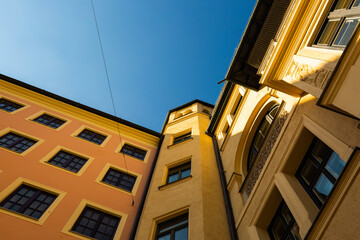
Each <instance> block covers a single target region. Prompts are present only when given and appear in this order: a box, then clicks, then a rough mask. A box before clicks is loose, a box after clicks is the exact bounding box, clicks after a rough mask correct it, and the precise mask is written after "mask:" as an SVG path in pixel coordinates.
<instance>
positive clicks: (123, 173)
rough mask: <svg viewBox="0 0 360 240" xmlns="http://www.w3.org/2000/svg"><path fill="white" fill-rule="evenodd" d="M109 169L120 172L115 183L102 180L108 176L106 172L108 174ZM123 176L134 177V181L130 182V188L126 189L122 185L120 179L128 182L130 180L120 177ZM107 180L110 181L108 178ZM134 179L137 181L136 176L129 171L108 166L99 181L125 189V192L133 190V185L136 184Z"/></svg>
mask: <svg viewBox="0 0 360 240" xmlns="http://www.w3.org/2000/svg"><path fill="white" fill-rule="evenodd" d="M110 171H114V172H117V173H120V176H119V178H118V180H117V182H116V184H112V183H109V182H106V181H104V180H106V179H105V178H106V177H107V176H108V174H109V172H110ZM123 176H129V177H132V178H134V182H133V183H132V186H131V188H130V189H128V188H127V186H126V185H122V184H121V182H122V181H126V182H130V181H128V180H124V179H123V178H121V177H123ZM108 181H110V180H108ZM136 181H137V176H134V175H132V174H129V173H126V172H124V171H121V170H118V169H116V168H114V167H109V169H108V170H107V171H106V173H105V175H104V176H103V177H102V180H101V182H102V183H104V184H107V185H111V186H113V187H116V188H119V189H121V190H124V191H127V192H129V193H131V192H132V191H133V189H134V187H135V184H136Z"/></svg>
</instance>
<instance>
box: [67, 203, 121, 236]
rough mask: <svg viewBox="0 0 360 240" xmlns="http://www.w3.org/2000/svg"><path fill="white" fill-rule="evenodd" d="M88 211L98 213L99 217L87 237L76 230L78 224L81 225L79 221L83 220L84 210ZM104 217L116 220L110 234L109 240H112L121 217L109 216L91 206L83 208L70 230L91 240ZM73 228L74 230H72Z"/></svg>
mask: <svg viewBox="0 0 360 240" xmlns="http://www.w3.org/2000/svg"><path fill="white" fill-rule="evenodd" d="M88 209H92V211H94V212H97V213H100V217H99V219H98V220H97V221H96V223H95V226H94V227H93V228H92V229H91V233H90V234H89V235H86V234H83V233H80V232H77V231H76V228H77V227H78V226H79V224H80V223H81V221H82V220H83V218H84V217H85V215H86V213H87V212H86V210H88ZM106 216H111V217H113V218H117V219H116V221H117V222H116V225H115V226H114V229H113V233H112V236H111V239H114V238H115V234H116V230H117V229H118V227H119V224H120V221H121V216H115V215H113V214H109V213H107V212H104V211H101V210H99V209H96V208H94V207H92V206H89V205H87V206H85V207H84V209H83V210H82V212H81V213H80V215H79V217H78V218H77V220H76V221H75V223H74V225H73V226H72V228H71V230H70V231H72V232H74V233H75V234H79V235H82V236H86V237H89V238H93V237H95V235H96V233H97V232H98V231H99V228H100V225H101V224H102V223H103V219H104V217H106ZM74 228H75V229H74Z"/></svg>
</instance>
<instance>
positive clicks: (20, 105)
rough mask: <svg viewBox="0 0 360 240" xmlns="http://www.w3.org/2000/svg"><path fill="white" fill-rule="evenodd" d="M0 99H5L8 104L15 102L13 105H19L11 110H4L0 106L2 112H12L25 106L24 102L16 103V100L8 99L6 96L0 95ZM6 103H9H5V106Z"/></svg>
mask: <svg viewBox="0 0 360 240" xmlns="http://www.w3.org/2000/svg"><path fill="white" fill-rule="evenodd" d="M2 99H3V100H5V101H7V102H8V103H10V104H15V105H17V106H19V108H16V109H15V110H12V111H7V110H5V109H4V108H0V110H2V111H4V112H7V113H14V112H16V111H18V110H20V109H23V108H24V107H25V105H24V104H21V103H18V102H17V101H13V100H10V99H9V98H6V97H3V96H1V97H0V101H1V100H2ZM8 105H9V104H7V105H6V106H8ZM6 106H5V108H6Z"/></svg>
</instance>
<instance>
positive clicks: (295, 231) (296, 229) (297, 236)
mask: <svg viewBox="0 0 360 240" xmlns="http://www.w3.org/2000/svg"><path fill="white" fill-rule="evenodd" d="M291 233H292V235H293V237H294V239H296V240H301V237H300V234H299V225H297V223H296V222H294V225H293V226H292V227H291Z"/></svg>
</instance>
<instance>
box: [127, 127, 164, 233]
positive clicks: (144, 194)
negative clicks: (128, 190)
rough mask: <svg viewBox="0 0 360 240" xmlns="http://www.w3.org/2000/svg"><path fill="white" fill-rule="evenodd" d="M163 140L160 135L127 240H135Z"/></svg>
mask: <svg viewBox="0 0 360 240" xmlns="http://www.w3.org/2000/svg"><path fill="white" fill-rule="evenodd" d="M163 140H164V135H162V134H161V137H160V141H159V146H158V149H157V150H156V154H155V157H154V161H153V163H152V165H151V169H150V173H149V178H148V179H147V181H146V185H145V190H144V193H143V195H142V197H141V202H140V205H139V209H138V211H137V213H136V216H135V221H134V225H133V227H132V229H131V233H130V237H129V240H134V239H135V234H136V230H137V228H138V225H139V221H140V218H141V213H142V211H143V209H144V204H145V200H146V196H147V193H148V191H149V186H150V182H151V178H152V176H153V173H154V169H155V165H156V162H157V159H158V156H159V152H160V148H161V144H162V142H163Z"/></svg>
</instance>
